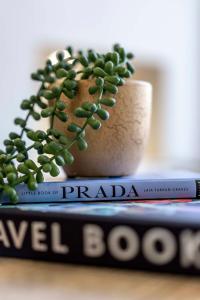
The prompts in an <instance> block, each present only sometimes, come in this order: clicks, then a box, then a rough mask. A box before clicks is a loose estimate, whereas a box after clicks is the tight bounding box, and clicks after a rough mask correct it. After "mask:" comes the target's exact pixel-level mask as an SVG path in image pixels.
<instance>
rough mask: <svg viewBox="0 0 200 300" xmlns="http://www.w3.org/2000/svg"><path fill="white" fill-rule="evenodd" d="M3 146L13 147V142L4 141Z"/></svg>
mask: <svg viewBox="0 0 200 300" xmlns="http://www.w3.org/2000/svg"><path fill="white" fill-rule="evenodd" d="M3 144H4V145H5V146H9V145H13V141H11V140H8V139H7V140H4V141H3Z"/></svg>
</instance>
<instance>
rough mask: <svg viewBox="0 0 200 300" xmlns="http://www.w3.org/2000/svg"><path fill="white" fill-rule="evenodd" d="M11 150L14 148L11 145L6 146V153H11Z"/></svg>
mask: <svg viewBox="0 0 200 300" xmlns="http://www.w3.org/2000/svg"><path fill="white" fill-rule="evenodd" d="M13 150H14V147H13V146H12V145H8V146H6V152H7V153H8V154H10V153H12V152H13Z"/></svg>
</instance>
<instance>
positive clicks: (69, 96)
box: [63, 88, 75, 99]
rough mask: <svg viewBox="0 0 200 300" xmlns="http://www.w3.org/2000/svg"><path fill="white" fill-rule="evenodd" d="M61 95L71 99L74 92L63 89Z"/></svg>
mask: <svg viewBox="0 0 200 300" xmlns="http://www.w3.org/2000/svg"><path fill="white" fill-rule="evenodd" d="M63 93H64V94H65V96H66V97H68V98H70V99H73V98H74V96H75V92H74V90H71V91H69V90H68V89H66V88H64V89H63Z"/></svg>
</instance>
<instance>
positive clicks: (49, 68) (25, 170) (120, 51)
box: [0, 44, 135, 203]
mask: <svg viewBox="0 0 200 300" xmlns="http://www.w3.org/2000/svg"><path fill="white" fill-rule="evenodd" d="M66 50H67V51H68V56H67V57H65V53H66ZM66 50H64V51H59V52H57V54H56V57H57V61H56V63H55V64H53V63H52V61H51V60H47V61H46V63H45V66H44V68H43V69H38V70H37V71H36V72H35V73H32V74H31V78H32V79H33V80H36V81H38V82H40V87H39V90H38V92H37V94H36V95H32V96H31V97H29V98H27V99H25V100H23V101H22V103H21V109H22V110H23V111H26V113H27V114H26V117H25V118H24V117H23V118H21V117H17V118H16V119H15V120H14V123H15V124H16V125H17V126H18V127H19V128H20V130H19V131H18V132H11V133H10V134H9V136H8V138H7V139H6V140H4V145H5V149H4V150H0V193H1V195H2V196H4V195H7V196H8V197H9V199H10V201H11V202H12V203H16V202H17V201H18V195H17V192H16V186H17V185H19V184H21V183H25V184H26V185H27V186H28V188H29V189H30V190H35V189H37V186H38V183H41V182H43V181H44V175H43V174H44V173H49V174H50V175H51V176H53V177H56V176H58V175H59V172H60V169H59V167H60V166H64V165H66V164H68V165H70V164H72V163H73V161H74V159H76V158H75V157H73V155H72V153H71V152H70V149H71V147H72V146H73V145H74V144H77V146H78V148H79V150H80V151H82V150H86V149H87V147H88V144H87V133H86V131H87V127H88V126H90V127H91V128H93V129H94V130H98V129H99V128H100V127H101V125H102V123H103V122H104V121H105V120H107V119H108V118H109V113H108V111H107V110H106V108H107V107H113V106H114V105H115V104H116V99H115V95H116V94H117V92H118V87H120V86H122V85H123V84H124V83H125V81H126V79H127V78H129V77H131V76H132V74H133V73H134V72H135V70H134V68H133V66H132V64H131V62H130V60H132V59H133V54H132V53H126V51H125V50H124V48H122V47H121V46H120V45H119V44H115V45H114V47H113V51H111V52H108V53H105V54H100V53H96V52H95V51H93V50H88V51H86V52H85V53H84V52H83V51H78V52H77V53H75V52H74V50H73V49H72V47H67V48H66ZM59 79H61V80H60V81H59V84H57V85H56V86H55V85H54V83H56V82H58V80H59ZM83 79H92V80H93V82H94V85H93V86H90V87H89V89H88V93H89V94H90V95H94V101H93V102H91V101H90V102H89V101H88V102H87V101H86V102H84V103H83V104H82V105H81V107H76V109H75V110H74V115H75V116H76V117H77V118H83V119H84V123H83V126H82V127H81V126H80V125H78V124H76V123H69V121H68V115H67V108H66V104H65V102H64V101H62V96H63V94H64V95H65V96H66V97H68V98H69V99H73V98H75V96H76V94H77V93H78V92H79V80H83ZM108 95H109V96H108ZM48 101H51V105H49V103H48ZM52 103H53V104H52ZM31 117H32V118H33V119H34V120H36V121H39V120H40V119H41V118H50V122H49V128H48V130H46V131H43V130H34V129H30V128H29V126H28V121H29V119H30V118H31ZM55 118H58V119H59V120H60V121H62V122H64V123H66V125H67V126H66V128H67V130H66V134H63V133H62V132H60V131H59V130H57V129H56V128H55V127H54V121H55ZM67 131H69V132H70V133H73V137H72V136H71V134H70V137H69V136H67ZM25 136H26V137H27V138H28V139H27V138H25ZM27 140H28V142H27ZM31 149H35V151H36V152H37V158H36V159H37V160H36V161H34V160H33V159H31V157H30V150H31Z"/></svg>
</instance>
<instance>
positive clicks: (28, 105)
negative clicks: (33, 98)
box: [20, 100, 31, 110]
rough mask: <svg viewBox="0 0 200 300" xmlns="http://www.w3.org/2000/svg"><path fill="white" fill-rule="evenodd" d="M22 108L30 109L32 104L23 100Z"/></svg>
mask: <svg viewBox="0 0 200 300" xmlns="http://www.w3.org/2000/svg"><path fill="white" fill-rule="evenodd" d="M20 107H21V109H23V110H27V109H30V108H31V102H30V101H29V100H23V101H22V103H21V106H20Z"/></svg>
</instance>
